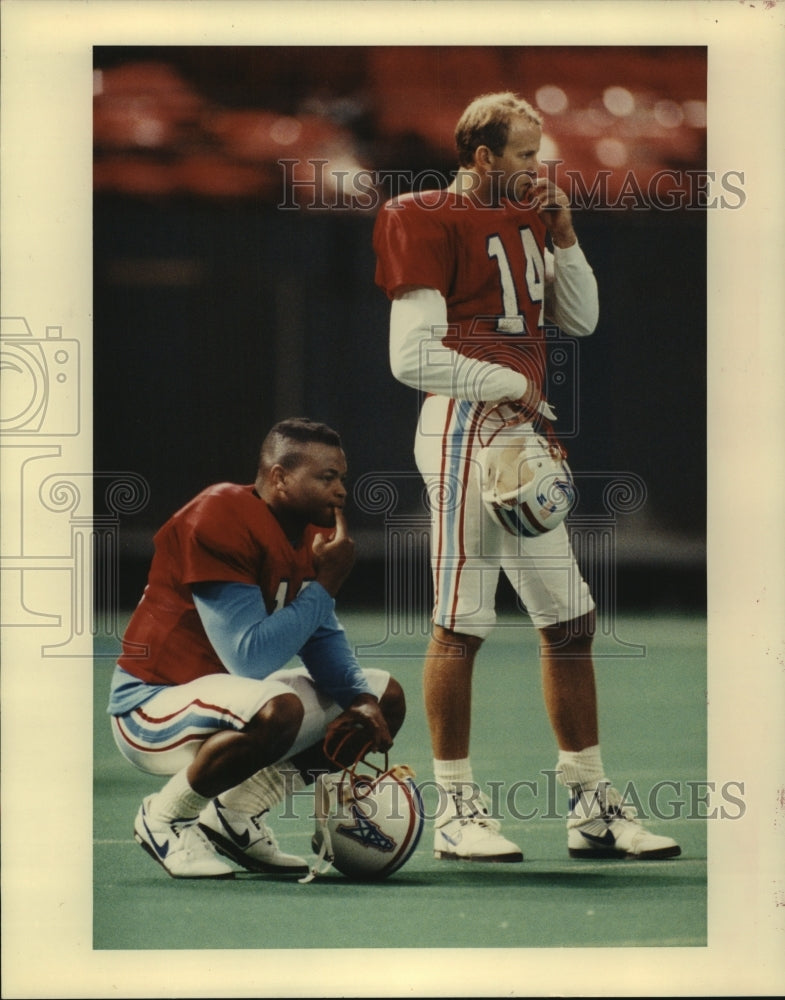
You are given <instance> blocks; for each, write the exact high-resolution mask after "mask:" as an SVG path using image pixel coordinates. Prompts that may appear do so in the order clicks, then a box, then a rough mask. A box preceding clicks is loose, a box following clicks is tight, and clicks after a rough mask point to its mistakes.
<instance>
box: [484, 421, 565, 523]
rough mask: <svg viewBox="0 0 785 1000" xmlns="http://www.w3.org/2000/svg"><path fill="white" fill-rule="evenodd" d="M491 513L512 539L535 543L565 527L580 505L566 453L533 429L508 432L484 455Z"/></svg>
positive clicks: (486, 496) (524, 427) (486, 498)
mask: <svg viewBox="0 0 785 1000" xmlns="http://www.w3.org/2000/svg"><path fill="white" fill-rule="evenodd" d="M479 458H480V464H481V467H482V498H483V503H484V504H485V507H486V510H487V511H488V513H489V514H490V515H491V517H493V518H494V519H495V520H496V521H498V523H499V524H501V526H502V527H503V528H504V529H505V531H508V532H509V533H510V534H512V535H517V536H521V535H522V536H524V537H526V538H536V537H537V536H538V535H543V534H545V533H546V532H548V531H552V530H553V529H554V528H555V527H557V526H558V525H559V524H561V523H562V521H563V520H564V519H565V518H566V517H567V515H568V514H569V512H570V510H571V509H572V508H573V506H574V504H575V499H576V492H575V484H574V483H573V479H572V474H571V472H570V468H569V466H568V465H567V461H566V458H565V454H564V450H563V449H562V448H561V446H560V445H559V444H558V443H557V442H555V441H548V440H547V439H546V438H544V437H543V436H542V435H541V434H538V433H537V432H536V431H535V430H534V429H533V427H532V426H531V424H525V425H518V426H515V427H509V428H504V430H503V431H501V432H500V433H498V434H496V435H495V436H494V438H493V440H492V442H491V443H490V444H488V445H486V446H484V447H483V448H481V449H480V456H479Z"/></svg>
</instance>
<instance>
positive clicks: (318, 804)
mask: <svg viewBox="0 0 785 1000" xmlns="http://www.w3.org/2000/svg"><path fill="white" fill-rule="evenodd" d="M343 778H344V775H343V774H341V775H340V779H341V780H343ZM329 779H332V780H330V787H329V788H327V787H326V785H327V781H328V780H329ZM334 779H335V775H326V774H320V775H319V777H318V778H317V779H316V789H315V795H314V809H315V813H316V822H317V824H318V829H319V833H320V834H321V838H322V844H321V847H320V848H319V854H318V855H317V858H316V860H315V861H314V863H313V864H312V865H311V870H310V871H309V872H308V874H307V875H304V876H303V877H302V878H299V879H298V880H297V881H298V882H299V883H300V884H301V885H308V883H309V882H313V880H314V879H315V878H316V877H317V875H326V874H327V872H328V871H329V870H330V869H331V868H332V866H333V859H334V858H335V855H334V854H333V845H332V838H331V837H330V828H329V827H328V825H327V817H328V816H329V814H330V807H331V800H332V798H333V796H334V795H335V796H336V797H337V792H335V780H334Z"/></svg>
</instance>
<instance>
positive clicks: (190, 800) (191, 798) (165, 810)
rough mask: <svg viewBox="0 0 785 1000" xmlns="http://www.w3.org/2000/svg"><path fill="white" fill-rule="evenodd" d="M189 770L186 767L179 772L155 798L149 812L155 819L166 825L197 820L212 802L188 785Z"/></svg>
mask: <svg viewBox="0 0 785 1000" xmlns="http://www.w3.org/2000/svg"><path fill="white" fill-rule="evenodd" d="M187 770H188V768H185V767H184V768H183V769H182V771H178V772H177V774H175V775H173V776H172V777H171V778H170V779H169V781H167V783H166V784H165V785H164V787H163V788H162V789H161V790H160V792H158V794H157V795H154V796H153V798H152V800H151V802H150V810H149V811H150V815H151V817H152V818H153V819H156V820H160V821H162V822H164V823H173V822H174V821H175V820H178V819H196V817H197V816H198V815H199V813H200V812H201V811H202V809H204V807H205V806H206V805H207V803H208V802H209V801H210V800H209V799H206V798H205V797H204V796H203V795H199V793H198V792H195V791H194V790H193V788H191V786H190V785H189V784H188V778H187V777H186V771H187Z"/></svg>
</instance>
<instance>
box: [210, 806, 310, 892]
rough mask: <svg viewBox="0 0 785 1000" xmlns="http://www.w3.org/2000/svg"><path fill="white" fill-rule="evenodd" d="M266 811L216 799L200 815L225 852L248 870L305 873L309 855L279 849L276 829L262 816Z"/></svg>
mask: <svg viewBox="0 0 785 1000" xmlns="http://www.w3.org/2000/svg"><path fill="white" fill-rule="evenodd" d="M265 812H266V810H265ZM264 815H265V813H264V812H262V813H259V814H258V815H257V816H248V815H247V814H246V813H241V812H237V811H236V810H234V809H227V808H226V807H225V806H224V805H223V804H222V803H221V800H220V799H213V800H212V802H210V803H209V805H207V806H206V807H205V808H204V809H203V810H202V812H201V815H200V816H199V828H200V829H201V830H202V832H203V833H204V835H205V836H206V837H207V838H208V839H209V840H210V841H211V842H212V843H213V844H214V845H215V847H216V849H217V850H219V851H220V852H221V854H225V855H226V857H228V858H231V859H232V860H233V861H236V862H237V864H238V865H242V866H243V868H247V869H248V871H251V872H264V873H266V874H273V875H274V874H278V875H304V874H305V873H306V872H307V871H308V865H307V863H306V861H305V859H304V858H300V857H298V856H297V855H296V854H284V853H283V851H281V850H280V849H279V847H278V842H277V841H276V839H275V836H274V835H273V832H272V830H271V829H270V827H269V826H267V824H266V823H265V822H264V821H263V819H262V817H263V816H264Z"/></svg>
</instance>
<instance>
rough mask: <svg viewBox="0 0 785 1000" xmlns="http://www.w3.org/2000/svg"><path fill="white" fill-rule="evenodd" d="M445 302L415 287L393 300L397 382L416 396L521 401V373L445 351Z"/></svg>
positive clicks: (392, 333)
mask: <svg viewBox="0 0 785 1000" xmlns="http://www.w3.org/2000/svg"><path fill="white" fill-rule="evenodd" d="M446 332H447V302H446V301H445V299H444V296H443V295H442V294H441V292H439V291H437V290H436V289H433V288H415V289H412V290H410V291H408V292H404V293H403V294H402V295H400V296H398V297H397V298H395V299H393V302H392V307H391V310H390V367H391V368H392V373H393V375H394V376H395V378H397V379H398V381H399V382H403V383H404V385H408V386H411V387H412V388H414V389H419V390H420V391H421V392H428V393H434V394H436V395H439V396H450V397H452V398H453V399H468V400H471V401H472V402H478V401H483V402H489V403H496V402H500V401H502V400H517V399H520V398H521V397H522V396H523V395H524V393H525V392H526V389H527V387H528V380H527V379H526V376H525V375H521V374H520V373H519V372H516V371H514V370H513V369H512V368H507V367H506V366H505V365H498V364H494V363H493V362H490V361H480V360H477V359H474V358H468V357H465V356H464V355H462V354H460V353H458V352H457V351H454V350H452V349H451V348H449V347H446V346H445V345H444V343H443V342H442V338H443V337H444V334H445V333H446Z"/></svg>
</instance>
